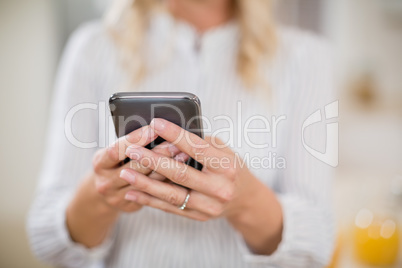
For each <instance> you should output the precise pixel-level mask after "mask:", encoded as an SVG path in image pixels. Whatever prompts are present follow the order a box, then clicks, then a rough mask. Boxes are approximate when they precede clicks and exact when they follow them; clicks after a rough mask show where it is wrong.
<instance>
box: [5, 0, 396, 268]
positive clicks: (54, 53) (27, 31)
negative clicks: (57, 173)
mask: <svg viewBox="0 0 402 268" xmlns="http://www.w3.org/2000/svg"><path fill="white" fill-rule="evenodd" d="M108 3H109V0H87V1H79V0H53V1H51V0H29V1H27V0H0V96H1V106H0V109H1V112H0V114H1V138H0V144H1V150H0V164H1V169H0V172H1V175H0V182H1V187H0V215H1V217H0V241H1V242H0V267H8V268H14V267H22V268H25V267H31V268H35V267H45V266H43V265H41V264H40V263H39V262H37V261H36V260H35V259H34V257H33V256H32V254H31V253H30V251H29V246H28V243H27V238H26V234H25V218H26V213H27V211H28V208H29V205H30V202H31V200H32V197H33V192H34V188H35V185H36V182H37V174H38V171H39V168H40V164H41V158H42V151H43V147H44V135H45V132H46V124H47V119H48V107H49V100H50V98H51V96H52V85H53V79H54V75H55V72H56V68H57V62H58V59H59V57H60V53H61V52H62V50H63V47H64V44H65V42H66V40H67V38H68V36H69V34H70V33H71V32H72V31H73V30H74V29H75V28H76V27H77V26H78V25H80V24H81V23H82V22H85V21H88V20H92V19H97V18H100V17H101V15H102V13H103V11H104V10H105V8H106V6H107V5H108ZM276 16H277V18H278V20H279V21H280V22H281V23H283V24H287V25H292V26H295V27H299V28H303V29H306V30H309V31H313V32H316V33H317V34H319V35H323V36H325V37H326V38H328V39H330V40H331V41H332V42H333V44H334V48H335V53H336V59H337V75H338V78H339V96H340V119H339V121H340V124H339V126H340V165H339V167H338V168H337V169H336V171H337V178H336V180H335V183H334V192H333V194H334V204H335V209H336V213H337V221H338V232H339V239H338V244H337V250H336V254H335V257H334V261H335V262H334V264H333V267H372V266H367V265H368V264H367V263H371V264H375V263H376V264H377V265H378V267H402V261H401V259H402V246H401V245H402V242H401V239H400V234H401V230H402V225H401V222H402V218H401V215H402V203H401V202H402V198H401V195H402V183H401V182H400V181H401V180H402V177H401V176H402V0H277V1H276ZM11 115H12V117H11ZM398 217H399V218H398ZM398 245H399V248H398ZM386 263H388V264H389V263H393V265H388V266H384V265H385V264H386ZM381 264H384V265H383V266H381Z"/></svg>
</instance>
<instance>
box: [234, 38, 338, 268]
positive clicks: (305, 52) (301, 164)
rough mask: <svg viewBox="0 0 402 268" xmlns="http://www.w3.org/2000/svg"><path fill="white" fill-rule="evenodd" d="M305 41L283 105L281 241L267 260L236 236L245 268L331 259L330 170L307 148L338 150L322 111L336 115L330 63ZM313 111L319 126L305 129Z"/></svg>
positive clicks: (313, 42) (318, 44)
mask: <svg viewBox="0 0 402 268" xmlns="http://www.w3.org/2000/svg"><path fill="white" fill-rule="evenodd" d="M306 38H307V41H306V42H304V43H303V42H302V43H298V44H297V45H298V48H297V50H296V51H295V54H294V55H292V63H291V65H292V68H289V70H293V71H292V74H291V77H292V78H293V79H292V91H291V92H290V94H288V98H287V99H285V101H289V102H291V103H292V105H291V107H292V108H291V109H290V110H288V111H286V116H287V120H286V127H285V128H284V130H283V132H282V133H281V137H282V139H281V140H280V142H282V144H283V143H284V144H285V145H284V149H283V150H281V151H283V155H284V156H285V158H286V168H285V169H284V170H282V171H281V172H279V174H280V175H278V179H277V184H276V188H275V191H276V193H277V197H278V199H279V202H280V204H281V206H282V211H283V221H284V226H283V234H282V241H281V243H280V244H279V247H278V248H277V250H276V251H275V252H274V253H273V254H272V255H270V256H262V255H255V254H253V253H252V252H251V251H250V250H249V248H248V247H247V245H246V243H245V242H244V240H243V238H242V237H241V236H240V235H238V237H237V241H238V245H239V247H240V250H241V251H242V252H243V255H244V258H245V261H246V262H247V263H249V265H250V267H324V266H325V265H327V264H328V262H329V261H330V258H331V256H332V250H333V243H334V229H335V226H334V219H333V209H332V196H331V181H332V177H333V167H332V166H331V165H328V163H324V162H323V160H324V161H326V159H325V157H324V158H323V157H320V156H319V157H318V158H320V159H317V158H316V157H314V156H313V155H311V154H310V153H309V152H308V150H307V149H306V147H311V148H314V149H317V151H320V152H321V153H323V154H325V152H326V150H325V148H327V153H334V152H333V151H332V152H331V150H329V149H328V148H330V147H329V146H334V147H336V145H337V140H333V139H332V138H333V136H331V135H330V134H329V128H328V126H329V125H330V124H331V123H334V120H336V118H334V117H332V116H333V115H334V113H329V111H328V109H326V108H325V107H326V106H327V105H328V104H331V103H334V105H333V106H327V107H331V108H334V107H336V108H334V109H335V110H334V111H336V113H337V102H336V98H335V97H334V87H335V83H334V75H333V68H332V67H333V61H332V56H331V55H332V53H331V52H330V49H329V46H328V45H327V44H326V43H325V42H323V41H321V40H319V39H318V38H317V39H316V38H315V37H314V38H313V37H309V36H308V37H306ZM317 110H318V111H319V113H320V114H321V122H317V123H315V124H311V125H309V126H307V125H308V124H306V123H304V122H307V121H306V119H307V118H309V116H310V115H312V114H314V113H315V112H317ZM326 113H328V114H327V115H326ZM331 117H332V118H331ZM303 123H304V128H303ZM335 124H337V123H335ZM302 132H303V134H304V135H303V136H302ZM326 136H328V139H327V138H326ZM331 139H332V140H331ZM328 143H332V144H328ZM323 148H324V149H323ZM335 149H336V150H337V148H335ZM335 154H336V153H335ZM315 156H318V154H316V155H315ZM333 157H337V155H333ZM330 164H334V163H330ZM267 228H269V227H267Z"/></svg>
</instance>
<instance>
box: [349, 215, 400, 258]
mask: <svg viewBox="0 0 402 268" xmlns="http://www.w3.org/2000/svg"><path fill="white" fill-rule="evenodd" d="M354 246H355V252H356V256H357V258H358V259H359V260H361V261H363V262H365V263H368V264H371V265H392V264H393V263H395V261H396V260H397V256H398V249H399V230H398V226H397V223H396V222H395V220H393V219H390V218H379V217H376V216H374V214H373V213H372V212H371V211H370V210H367V209H362V210H361V211H360V212H359V213H358V214H357V216H356V220H355V230H354Z"/></svg>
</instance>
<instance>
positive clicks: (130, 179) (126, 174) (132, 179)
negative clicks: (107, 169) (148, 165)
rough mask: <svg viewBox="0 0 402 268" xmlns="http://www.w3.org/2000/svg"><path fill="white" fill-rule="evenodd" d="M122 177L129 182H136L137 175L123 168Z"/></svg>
mask: <svg viewBox="0 0 402 268" xmlns="http://www.w3.org/2000/svg"><path fill="white" fill-rule="evenodd" d="M120 177H121V178H122V179H124V180H126V181H127V182H129V183H134V182H135V175H134V174H133V173H131V172H128V171H127V170H125V169H123V170H122V171H121V172H120Z"/></svg>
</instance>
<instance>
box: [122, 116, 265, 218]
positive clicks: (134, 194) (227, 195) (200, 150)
mask: <svg viewBox="0 0 402 268" xmlns="http://www.w3.org/2000/svg"><path fill="white" fill-rule="evenodd" d="M151 128H152V129H153V130H154V131H155V133H156V134H157V135H159V136H161V137H162V138H164V139H165V140H167V141H169V142H171V143H173V144H175V145H176V146H177V147H178V148H179V149H180V150H181V151H183V152H185V153H187V154H188V155H189V156H191V157H193V158H194V159H195V160H197V161H198V162H200V163H201V164H203V166H204V168H203V170H202V171H198V170H196V169H194V168H192V167H190V166H187V165H186V164H183V163H179V162H177V161H175V160H174V159H171V158H169V157H166V156H163V155H161V154H158V153H156V152H152V151H150V150H148V149H145V148H143V147H142V146H139V145H131V146H130V147H128V149H127V152H126V154H127V156H129V157H130V158H131V159H133V160H135V161H137V162H138V163H141V165H143V166H146V167H148V168H150V169H152V170H154V171H156V172H158V173H160V174H162V175H163V176H165V177H167V178H168V179H170V180H171V181H172V182H175V183H176V184H179V185H182V186H184V187H186V188H188V189H191V197H190V199H189V201H188V203H187V208H186V210H184V211H183V210H180V209H178V207H179V206H180V205H182V204H183V202H184V200H185V198H186V195H187V193H188V191H189V190H187V189H186V188H184V187H181V186H179V185H175V184H168V183H164V182H161V181H154V180H151V179H150V178H149V177H147V176H144V174H142V173H141V172H138V171H136V170H133V169H130V168H124V169H123V170H122V172H121V177H122V178H123V179H124V180H125V181H127V182H128V183H130V184H131V185H132V186H133V187H135V188H136V189H137V190H136V191H133V190H131V191H129V192H128V194H127V196H126V197H127V199H128V200H131V201H135V202H136V203H139V204H142V205H148V206H151V207H155V208H159V209H162V210H165V211H168V212H171V213H175V214H179V215H183V216H187V217H189V218H193V219H197V220H201V221H205V220H208V219H211V218H216V217H220V216H232V215H235V214H237V213H238V212H239V211H241V209H243V204H245V203H246V202H245V200H246V199H248V198H250V197H251V196H252V195H253V192H252V189H255V188H254V187H252V186H255V183H256V182H257V180H256V179H255V178H254V176H253V175H252V174H251V173H250V172H249V171H248V169H247V168H246V167H242V165H241V163H240V162H238V163H236V162H235V161H236V160H239V159H236V157H235V154H234V153H233V152H232V151H231V150H230V149H229V148H227V147H224V146H223V145H222V142H220V141H218V140H211V139H210V138H207V139H206V140H203V139H202V138H200V137H198V136H196V135H194V134H192V133H190V132H187V131H185V130H184V129H182V128H180V127H179V126H177V125H175V124H173V123H170V122H168V121H166V120H163V119H155V120H154V121H153V123H152V124H151ZM258 186H260V184H258Z"/></svg>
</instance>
